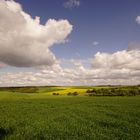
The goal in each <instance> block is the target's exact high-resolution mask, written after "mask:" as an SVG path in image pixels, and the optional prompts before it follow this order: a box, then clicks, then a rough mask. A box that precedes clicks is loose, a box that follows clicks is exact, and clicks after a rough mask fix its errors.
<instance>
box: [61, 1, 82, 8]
mask: <svg viewBox="0 0 140 140" xmlns="http://www.w3.org/2000/svg"><path fill="white" fill-rule="evenodd" d="M79 6H80V0H68V1H67V2H65V3H64V7H65V8H74V7H79Z"/></svg>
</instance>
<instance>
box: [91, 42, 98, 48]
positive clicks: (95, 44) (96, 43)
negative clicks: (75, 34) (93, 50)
mask: <svg viewBox="0 0 140 140" xmlns="http://www.w3.org/2000/svg"><path fill="white" fill-rule="evenodd" d="M99 44H100V43H99V42H98V41H94V42H93V43H92V45H93V46H94V47H95V46H98V45H99Z"/></svg>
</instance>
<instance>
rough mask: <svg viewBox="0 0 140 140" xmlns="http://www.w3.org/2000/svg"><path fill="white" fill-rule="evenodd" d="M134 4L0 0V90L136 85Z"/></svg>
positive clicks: (139, 75)
mask: <svg viewBox="0 0 140 140" xmlns="http://www.w3.org/2000/svg"><path fill="white" fill-rule="evenodd" d="M139 7H140V1H139V0H123V1H122V0H59V1H58V0H24V1H23V0H15V1H14V0H0V86H32V85H36V86H37V85H133V84H136V85H137V84H140V8H139Z"/></svg>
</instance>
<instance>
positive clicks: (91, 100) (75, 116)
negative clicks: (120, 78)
mask: <svg viewBox="0 0 140 140" xmlns="http://www.w3.org/2000/svg"><path fill="white" fill-rule="evenodd" d="M101 88H102V87H96V89H101ZM105 88H108V87H105ZM92 89H93V87H38V88H20V89H19V88H15V89H13V88H12V89H9V88H5V89H4V88H0V140H3V139H4V140H140V96H139V95H136V96H92V97H91V96H86V93H87V90H92ZM54 92H55V93H59V96H54V95H53V93H54ZM69 92H71V93H73V92H77V93H78V94H77V96H68V95H67V93H69ZM90 94H91V93H90Z"/></svg>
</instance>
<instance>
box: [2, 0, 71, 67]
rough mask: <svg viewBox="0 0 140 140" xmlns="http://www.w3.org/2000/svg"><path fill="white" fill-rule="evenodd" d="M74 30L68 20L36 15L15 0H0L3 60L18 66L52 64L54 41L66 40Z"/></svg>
mask: <svg viewBox="0 0 140 140" xmlns="http://www.w3.org/2000/svg"><path fill="white" fill-rule="evenodd" d="M71 31H72V25H71V24H70V23H69V22H68V21H67V20H54V19H49V20H48V21H47V22H46V23H45V25H42V24H41V23H40V18H39V17H35V19H33V18H32V17H31V16H30V15H29V14H27V13H26V12H24V11H23V9H22V6H21V5H20V4H19V3H16V2H15V1H13V0H8V1H6V0H0V62H2V63H5V64H7V65H11V66H17V67H31V66H38V65H52V64H54V63H55V61H56V58H55V55H54V54H53V53H52V52H51V51H50V47H51V46H52V45H54V44H58V43H64V42H65V40H66V38H67V36H68V35H69V34H70V33H71Z"/></svg>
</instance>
